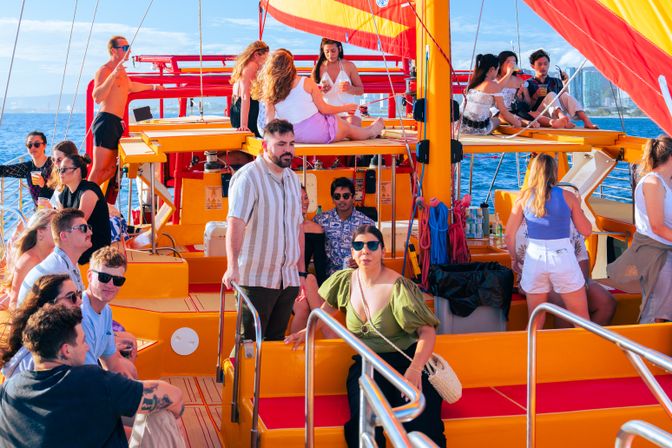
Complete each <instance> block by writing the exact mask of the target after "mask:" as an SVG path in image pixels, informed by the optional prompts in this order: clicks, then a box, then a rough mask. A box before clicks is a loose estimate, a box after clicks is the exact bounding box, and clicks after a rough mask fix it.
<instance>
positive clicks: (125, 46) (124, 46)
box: [114, 45, 131, 52]
mask: <svg viewBox="0 0 672 448" xmlns="http://www.w3.org/2000/svg"><path fill="white" fill-rule="evenodd" d="M114 48H117V49H119V48H121V49H122V50H124V52H126V51H128V49H129V48H131V46H130V45H122V46H121V47H114Z"/></svg>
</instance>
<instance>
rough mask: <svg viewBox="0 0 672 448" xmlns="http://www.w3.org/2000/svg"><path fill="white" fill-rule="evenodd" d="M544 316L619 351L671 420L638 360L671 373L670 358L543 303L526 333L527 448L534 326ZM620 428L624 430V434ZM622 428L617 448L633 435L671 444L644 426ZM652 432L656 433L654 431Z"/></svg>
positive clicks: (670, 406) (531, 434)
mask: <svg viewBox="0 0 672 448" xmlns="http://www.w3.org/2000/svg"><path fill="white" fill-rule="evenodd" d="M545 313H549V314H552V315H554V316H556V317H559V318H561V319H564V320H566V321H567V322H570V323H572V324H574V326H576V327H581V328H583V329H584V330H587V331H589V332H591V333H593V334H595V335H597V336H599V337H601V338H603V339H606V340H607V341H609V342H611V343H613V344H615V345H616V346H617V347H618V348H620V349H621V350H623V352H624V353H625V356H626V357H627V358H628V359H629V360H630V362H631V363H632V365H633V366H634V367H635V370H637V373H638V374H639V376H640V377H641V378H642V380H644V383H645V384H646V385H647V387H648V388H649V390H650V391H651V393H652V394H653V395H654V396H655V397H656V399H657V400H658V402H659V403H660V405H661V406H662V408H663V410H664V411H665V412H666V413H667V415H668V416H669V417H670V418H672V401H670V398H669V397H668V396H667V394H666V393H665V391H664V390H663V388H662V387H661V386H660V383H658V380H656V378H655V377H654V376H653V373H651V370H650V369H649V368H648V366H647V365H646V364H645V363H644V361H643V360H642V358H644V359H645V360H647V361H648V362H650V363H651V364H653V365H654V366H657V367H660V368H661V369H664V370H666V371H668V372H672V358H670V357H669V356H667V355H664V354H662V353H660V352H658V351H656V350H652V349H650V348H647V347H645V346H643V345H641V344H638V343H637V342H634V341H632V340H630V339H628V338H626V337H623V336H621V335H619V334H617V333H615V332H613V331H611V330H607V329H606V328H603V327H602V326H600V325H598V324H595V323H593V322H590V321H588V320H586V319H583V318H581V317H579V316H577V315H576V314H573V313H571V312H569V311H567V310H566V309H564V308H560V307H559V306H557V305H553V304H550V303H543V304H541V305H539V306H537V307H536V308H535V309H534V311H532V314H531V315H530V320H529V323H528V330H527V448H534V447H536V420H537V416H536V405H537V397H536V394H537V392H536V391H537V387H536V385H537V322H538V321H539V319H541V318H542V317H543V316H544V315H545ZM623 428H625V430H624V429H623ZM623 428H622V429H621V433H623V432H624V431H625V435H622V434H621V433H619V440H623V442H622V443H624V444H623V445H619V442H618V441H617V444H616V446H617V447H629V446H630V443H632V438H633V437H634V435H639V436H642V437H645V438H648V437H649V436H650V437H657V438H654V439H653V440H652V441H654V443H656V442H655V441H656V440H658V441H663V440H669V441H672V437H671V436H670V435H669V434H667V433H665V432H664V431H662V430H660V429H658V428H656V427H655V426H653V425H649V424H648V423H644V422H639V423H636V424H635V423H632V422H629V423H626V425H624V427H623ZM654 429H655V430H657V431H654ZM628 434H630V435H628ZM663 435H666V437H668V438H667V439H666V438H664V437H663ZM650 440H651V439H650ZM660 446H665V447H672V444H668V443H665V444H663V445H660Z"/></svg>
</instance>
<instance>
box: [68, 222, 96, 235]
mask: <svg viewBox="0 0 672 448" xmlns="http://www.w3.org/2000/svg"><path fill="white" fill-rule="evenodd" d="M73 230H79V231H80V232H82V233H86V232H90V231H92V230H93V229H92V228H91V226H90V225H88V224H79V225H77V226H72V227H70V231H73Z"/></svg>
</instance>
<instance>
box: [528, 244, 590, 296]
mask: <svg viewBox="0 0 672 448" xmlns="http://www.w3.org/2000/svg"><path fill="white" fill-rule="evenodd" d="M585 284H586V280H585V278H584V277H583V273H582V272H581V268H580V267H579V262H578V261H577V260H576V255H574V246H573V245H572V243H571V242H570V240H569V238H561V239H558V240H536V239H532V238H530V239H529V244H528V246H527V250H526V251H525V263H524V264H523V273H522V275H521V279H520V287H521V288H522V289H523V290H524V291H525V292H526V293H528V294H546V293H549V292H551V291H555V292H557V293H558V294H565V293H569V292H574V291H578V290H579V289H581V288H583V287H584V286H585Z"/></svg>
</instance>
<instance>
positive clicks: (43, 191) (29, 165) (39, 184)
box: [0, 131, 54, 205]
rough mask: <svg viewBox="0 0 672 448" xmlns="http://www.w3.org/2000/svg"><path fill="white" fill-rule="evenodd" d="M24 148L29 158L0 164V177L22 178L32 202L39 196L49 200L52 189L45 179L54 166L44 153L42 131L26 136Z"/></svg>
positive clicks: (45, 140) (44, 144) (45, 146)
mask: <svg viewBox="0 0 672 448" xmlns="http://www.w3.org/2000/svg"><path fill="white" fill-rule="evenodd" d="M26 148H27V149H28V155H29V156H30V160H27V161H25V162H21V163H15V164H12V165H0V177H13V178H16V179H24V180H25V181H26V184H27V185H28V189H29V191H30V197H31V198H32V199H33V203H34V204H35V205H37V202H38V200H39V199H40V198H44V199H47V200H49V198H51V196H52V195H53V194H54V190H53V189H51V188H49V187H47V180H48V179H49V176H50V175H51V170H52V168H53V166H54V164H53V162H52V160H51V157H49V156H47V155H46V150H47V136H46V135H44V133H43V132H40V131H33V132H31V133H30V134H28V135H27V136H26Z"/></svg>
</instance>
